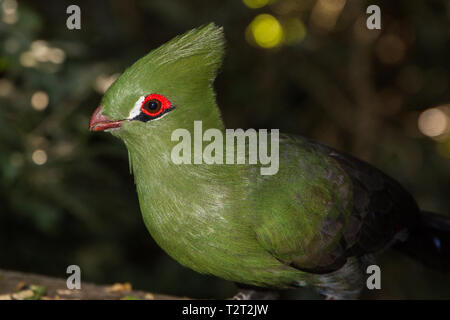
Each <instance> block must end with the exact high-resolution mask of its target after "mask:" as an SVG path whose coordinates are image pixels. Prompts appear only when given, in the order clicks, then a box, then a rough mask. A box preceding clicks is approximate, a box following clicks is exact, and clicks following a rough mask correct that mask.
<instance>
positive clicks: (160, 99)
mask: <svg viewBox="0 0 450 320" xmlns="http://www.w3.org/2000/svg"><path fill="white" fill-rule="evenodd" d="M223 55H224V36H223V32H222V28H219V27H217V26H215V25H214V24H209V25H207V26H205V27H202V28H198V29H194V30H191V31H189V32H187V33H185V34H184V35H181V36H178V37H176V38H174V39H172V40H171V41H169V42H168V43H166V44H164V45H162V46H161V47H159V48H157V49H155V50H153V51H151V52H150V53H149V54H147V55H146V56H144V57H143V58H141V59H140V60H138V61H137V62H136V63H134V64H133V65H132V66H131V67H130V68H128V69H127V70H126V71H125V72H124V73H123V74H122V75H121V76H120V77H119V78H118V79H117V80H116V81H115V82H114V83H113V84H112V86H111V87H110V88H109V89H108V90H107V92H106V93H105V95H104V97H103V99H102V101H101V104H100V106H99V107H98V108H97V109H96V110H95V112H94V113H93V115H92V117H91V120H90V124H89V129H90V130H91V131H106V130H107V131H111V133H113V134H114V135H117V136H119V137H120V138H122V139H123V140H125V142H127V141H126V140H129V139H133V140H136V139H140V138H141V137H143V136H145V138H146V139H147V138H149V136H150V137H151V138H152V139H158V137H161V136H164V137H165V138H167V136H168V137H169V138H170V133H171V132H172V131H173V130H174V129H177V128H180V127H181V128H188V127H189V126H192V124H193V121H194V120H203V121H204V122H205V121H206V123H207V126H209V127H216V128H221V127H222V122H221V119H220V114H219V110H218V108H217V105H216V102H215V95H214V91H213V89H212V82H213V81H214V79H215V77H216V74H217V70H218V68H219V67H220V64H221V62H222V58H223ZM208 123H209V125H208ZM149 143H151V142H149Z"/></svg>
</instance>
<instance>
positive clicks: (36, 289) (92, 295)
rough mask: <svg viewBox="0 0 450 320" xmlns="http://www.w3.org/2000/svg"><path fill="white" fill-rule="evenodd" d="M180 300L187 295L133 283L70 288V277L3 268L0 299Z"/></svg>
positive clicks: (84, 285)
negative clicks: (150, 289)
mask: <svg viewBox="0 0 450 320" xmlns="http://www.w3.org/2000/svg"><path fill="white" fill-rule="evenodd" d="M25 299H31V300H33V299H34V300H119V299H120V300H134V299H145V300H180V299H187V298H181V297H173V296H168V295H163V294H157V293H149V292H145V291H136V290H132V288H131V285H130V284H129V283H116V284H113V285H110V286H105V285H95V284H89V283H84V282H82V283H81V289H79V290H69V289H67V285H66V280H64V279H57V278H52V277H47V276H42V275H36V274H30V273H22V272H15V271H6V270H1V269H0V300H25Z"/></svg>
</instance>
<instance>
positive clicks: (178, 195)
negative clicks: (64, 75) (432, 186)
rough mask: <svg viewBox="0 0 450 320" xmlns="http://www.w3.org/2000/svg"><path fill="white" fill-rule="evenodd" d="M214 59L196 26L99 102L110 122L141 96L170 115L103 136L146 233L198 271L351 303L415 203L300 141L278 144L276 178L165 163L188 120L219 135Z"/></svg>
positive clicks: (368, 172)
mask: <svg viewBox="0 0 450 320" xmlns="http://www.w3.org/2000/svg"><path fill="white" fill-rule="evenodd" d="M223 54H224V38H223V34H222V30H221V29H220V28H218V27H216V26H215V25H213V24H211V25H208V26H206V27H203V28H200V29H195V30H193V31H190V32H188V33H186V34H185V35H182V36H180V37H177V38H175V39H173V40H172V41H170V42H168V43H167V44H165V45H163V46H161V47H160V48H158V49H156V50H154V51H152V52H150V53H149V54H148V55H147V56H145V57H143V58H142V59H140V60H139V61H137V62H136V63H135V64H134V65H133V66H131V67H130V68H129V69H127V70H126V71H125V72H124V73H123V74H122V75H121V77H120V78H119V79H118V80H117V81H116V82H115V83H114V84H113V85H112V86H111V87H110V89H109V90H108V91H107V93H106V94H105V96H104V98H103V100H102V108H103V113H104V115H106V116H108V117H109V118H111V119H113V120H124V119H127V116H128V114H129V113H130V110H131V109H132V108H133V106H134V104H135V103H136V101H137V100H138V99H139V97H141V96H143V95H146V94H150V93H158V94H161V95H164V96H165V97H167V98H168V99H169V100H170V101H171V102H172V104H173V105H174V107H175V109H174V110H173V111H171V112H169V113H168V114H167V115H165V116H164V117H162V118H160V119H157V120H154V121H148V122H141V121H123V123H122V125H121V127H120V129H118V130H113V131H112V133H113V134H114V135H115V136H117V137H119V138H120V139H122V140H123V141H124V142H125V144H126V147H127V148H128V151H129V155H130V162H131V167H132V171H133V173H134V177H135V183H136V186H137V192H138V196H139V202H140V206H141V211H142V215H143V218H144V221H145V224H146V226H147V228H148V230H149V231H150V233H151V235H152V236H153V238H154V239H155V241H156V242H157V243H158V244H159V245H160V246H161V247H162V248H163V249H164V250H165V251H166V252H167V253H168V254H169V255H170V256H172V257H173V258H174V259H176V260H177V261H178V262H180V263H181V264H183V265H185V266H187V267H189V268H192V269H193V270H196V271H198V272H201V273H207V274H213V275H216V276H218V277H221V278H224V279H227V280H231V281H235V282H239V283H244V284H250V285H256V286H263V287H275V288H286V287H295V286H298V285H305V284H309V285H312V286H316V287H318V288H319V289H320V291H321V292H323V293H325V294H327V295H335V296H341V297H346V296H348V297H353V296H355V294H356V293H357V292H359V290H360V288H361V285H362V283H363V280H362V272H361V267H362V265H363V262H364V259H365V258H367V257H369V254H370V253H372V252H375V251H377V250H380V249H381V248H382V247H384V246H386V245H387V244H388V243H389V242H390V241H391V240H392V238H393V237H394V235H395V232H394V225H395V224H396V223H397V222H398V221H399V220H400V218H397V216H398V215H395V214H392V212H394V211H395V212H397V211H402V212H403V211H404V210H403V209H402V210H397V209H398V208H399V207H402V206H403V208H406V209H407V210H409V211H414V210H415V211H417V208H416V207H415V203H414V201H413V200H412V199H410V198H409V196H408V195H407V194H406V193H405V192H404V191H403V189H401V187H399V186H398V185H397V184H396V183H395V182H393V181H392V180H390V179H389V178H387V177H386V176H384V175H383V174H382V173H380V172H379V171H377V170H376V169H373V168H371V167H369V166H368V165H366V164H363V163H361V162H359V161H357V160H355V159H353V158H351V157H348V156H344V155H341V154H339V153H337V152H336V151H334V150H332V149H331V148H328V147H326V146H322V145H319V144H316V143H312V142H310V141H307V140H306V139H304V138H300V137H293V136H287V135H281V136H280V139H279V149H280V160H279V161H280V164H279V172H278V173H277V174H275V175H266V176H263V175H261V174H260V171H259V165H248V164H247V165H226V164H223V165H218V164H215V165H207V164H192V165H176V164H174V163H173V162H172V161H171V157H170V155H171V151H172V148H173V147H174V146H175V145H176V144H177V142H174V141H171V134H172V132H173V130H175V129H177V128H186V129H188V130H189V131H190V132H191V133H192V135H193V125H194V121H195V120H202V122H203V123H202V124H203V130H206V129H208V128H217V129H219V130H221V131H224V130H225V129H224V125H223V123H222V120H221V116H220V112H219V109H218V107H217V105H216V100H215V93H214V91H213V88H212V82H213V81H214V78H215V76H216V73H217V70H218V68H219V66H220V64H221V61H222V57H223ZM349 168H350V169H349ZM367 189H372V190H370V192H372V191H373V190H375V191H377V192H378V195H379V196H381V197H386V199H387V200H386V201H390V202H389V208H387V207H386V208H385V207H383V208H378V207H377V206H376V205H374V202H373V201H372V198H371V196H370V194H369V191H368V190H367ZM364 190H366V191H367V192H366V191H364ZM393 195H395V196H393ZM395 197H400V198H404V199H407V201H406V204H402V203H396V202H395V201H394V200H392V199H393V198H395ZM130 214H131V213H130ZM386 217H388V218H386ZM379 221H383V222H382V223H381V224H382V226H381V227H379V225H380V222H379ZM373 226H374V227H373ZM371 241H372V242H371Z"/></svg>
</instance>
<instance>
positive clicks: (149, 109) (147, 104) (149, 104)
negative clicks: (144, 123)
mask: <svg viewBox="0 0 450 320" xmlns="http://www.w3.org/2000/svg"><path fill="white" fill-rule="evenodd" d="M141 110H142V112H144V113H145V114H147V115H149V116H151V117H154V116H157V115H159V114H160V113H161V112H162V111H163V110H162V102H161V101H160V100H158V99H150V100H147V101H145V100H144V102H143V103H142V107H141Z"/></svg>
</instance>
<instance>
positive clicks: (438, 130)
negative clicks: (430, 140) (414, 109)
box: [418, 108, 449, 137]
mask: <svg viewBox="0 0 450 320" xmlns="http://www.w3.org/2000/svg"><path fill="white" fill-rule="evenodd" d="M448 122H449V119H448V117H447V114H446V113H445V112H444V111H443V110H441V109H439V108H430V109H427V110H425V111H424V112H422V113H421V114H420V116H419V119H418V126H419V130H420V132H422V133H423V134H424V135H426V136H428V137H437V136H440V135H442V134H444V133H445V132H446V131H447V130H448V126H449V123H448Z"/></svg>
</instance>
